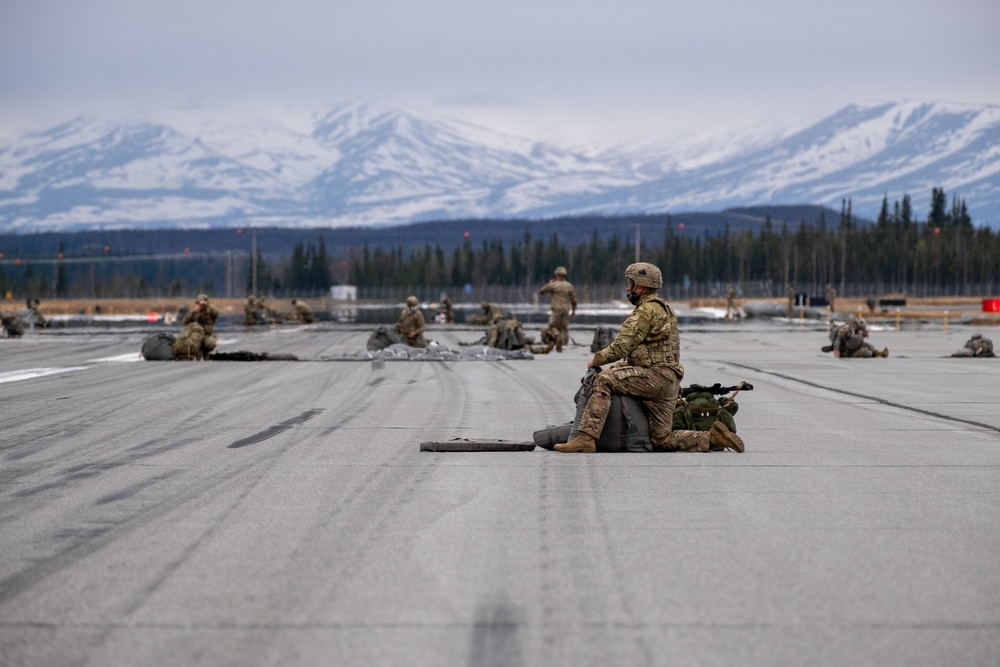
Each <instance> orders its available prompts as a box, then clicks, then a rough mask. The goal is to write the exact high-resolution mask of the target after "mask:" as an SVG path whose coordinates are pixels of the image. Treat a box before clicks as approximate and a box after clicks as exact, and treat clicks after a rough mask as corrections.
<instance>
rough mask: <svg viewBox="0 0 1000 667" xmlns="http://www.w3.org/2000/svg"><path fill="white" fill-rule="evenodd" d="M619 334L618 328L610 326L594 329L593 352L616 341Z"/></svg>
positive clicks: (591, 348)
mask: <svg viewBox="0 0 1000 667" xmlns="http://www.w3.org/2000/svg"><path fill="white" fill-rule="evenodd" d="M617 335H618V329H616V328H615V327H609V326H600V327H597V328H596V329H594V340H593V342H592V343H591V344H590V351H591V352H600V351H601V350H603V349H604V348H606V347H607V346H608V345H611V343H613V342H614V340H615V337H616V336H617Z"/></svg>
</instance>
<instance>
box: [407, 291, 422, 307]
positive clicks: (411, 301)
mask: <svg viewBox="0 0 1000 667" xmlns="http://www.w3.org/2000/svg"><path fill="white" fill-rule="evenodd" d="M418 303H420V302H419V301H417V297H415V296H413V295H412V294H411V295H410V296H408V297H406V305H407V306H409V307H410V308H412V307H414V306H416V305H417V304H418Z"/></svg>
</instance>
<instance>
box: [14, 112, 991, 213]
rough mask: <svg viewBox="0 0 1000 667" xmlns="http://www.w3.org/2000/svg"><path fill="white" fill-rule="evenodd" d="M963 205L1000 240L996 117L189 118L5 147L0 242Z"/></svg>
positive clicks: (135, 121)
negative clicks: (543, 124) (694, 125)
mask: <svg viewBox="0 0 1000 667" xmlns="http://www.w3.org/2000/svg"><path fill="white" fill-rule="evenodd" d="M934 187H942V188H944V189H945V192H946V193H947V195H948V196H952V195H957V196H959V197H962V198H964V199H965V200H966V203H967V205H968V207H969V211H970V213H971V215H972V218H973V221H974V222H975V223H976V224H993V225H997V224H1000V107H997V106H990V105H959V104H948V103H940V102H939V103H915V102H905V103H892V104H882V105H874V106H854V105H852V106H848V107H846V108H844V109H842V110H841V111H839V112H837V113H836V114H834V115H832V116H830V117H828V118H825V119H823V120H821V121H819V122H818V123H816V124H814V125H812V126H810V127H807V128H805V129H802V130H799V131H796V132H793V133H789V134H787V135H785V136H779V137H771V136H759V137H752V136H751V137H747V136H743V137H741V138H739V140H738V141H735V140H733V139H732V138H729V137H726V138H720V140H719V142H718V143H717V144H715V145H712V144H705V143H701V144H692V145H688V146H666V145H649V146H639V147H620V148H616V149H611V150H602V151H599V152H598V151H588V150H586V149H573V148H568V147H561V146H556V145H554V144H551V143H546V142H541V141H532V140H529V139H525V138H520V137H513V136H509V135H505V134H501V133H497V132H493V131H491V130H489V129H486V128H482V127H477V126H475V125H471V124H468V123H464V122H460V121H455V120H452V119H446V118H439V117H431V116H428V115H425V114H418V113H414V112H404V111H399V110H385V109H378V108H375V107H373V106H371V105H367V104H351V105H344V106H339V107H335V108H331V109H327V110H323V111H321V112H319V113H317V114H315V116H314V117H313V119H312V120H311V121H310V123H309V124H308V127H300V126H296V127H293V126H291V125H288V124H285V123H283V122H281V121H278V120H274V119H269V118H262V117H259V116H252V115H245V114H236V113H228V112H225V111H221V112H220V111H218V110H216V111H212V112H208V111H202V110H198V109H189V110H187V111H185V113H184V115H183V117H180V116H175V117H173V118H170V119H153V118H150V117H148V116H146V117H130V118H125V119H107V118H104V119H88V118H76V119H73V120H71V121H68V122H66V123H63V124H61V125H58V126H56V127H52V128H48V129H45V130H42V131H36V132H26V133H22V134H17V135H13V136H7V137H5V138H3V139H0V231H6V232H34V231H53V230H79V229H95V228H123V227H134V228H162V227H221V226H251V225H253V226H263V225H267V226H285V227H309V226H324V227H326V226H347V225H350V226H369V225H385V224H398V223H405V222H414V221H420V220H430V219H454V218H541V217H551V216H558V215H570V214H586V213H601V214H615V213H634V212H645V213H658V212H672V213H677V212H683V211H707V210H718V209H722V208H726V207H737V206H751V205H761V204H803V203H809V204H819V205H826V206H830V207H833V208H835V209H837V208H839V207H840V202H841V200H842V199H846V198H850V199H851V200H852V204H853V211H854V213H855V214H856V215H860V216H864V217H872V218H873V217H875V215H876V214H877V212H878V209H879V206H880V205H881V202H882V198H883V197H884V196H888V197H889V200H890V203H892V202H893V201H894V200H898V199H901V198H902V196H903V195H904V194H909V195H910V196H911V198H912V200H913V205H914V210H915V212H916V213H917V215H918V217H925V216H926V211H927V210H928V203H927V202H928V201H929V198H930V194H931V190H932V188H934Z"/></svg>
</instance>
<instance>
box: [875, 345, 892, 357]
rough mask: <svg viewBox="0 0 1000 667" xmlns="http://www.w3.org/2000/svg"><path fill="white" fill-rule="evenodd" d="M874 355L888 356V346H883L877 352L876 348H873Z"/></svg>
mask: <svg viewBox="0 0 1000 667" xmlns="http://www.w3.org/2000/svg"><path fill="white" fill-rule="evenodd" d="M875 356H876V357H888V356H889V348H887V347H883V348H882V351H881V352H879V351H878V350H875Z"/></svg>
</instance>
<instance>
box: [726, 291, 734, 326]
mask: <svg viewBox="0 0 1000 667" xmlns="http://www.w3.org/2000/svg"><path fill="white" fill-rule="evenodd" d="M735 312H736V290H734V289H733V286H732V285H726V319H727V320H731V319H733V313H735Z"/></svg>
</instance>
